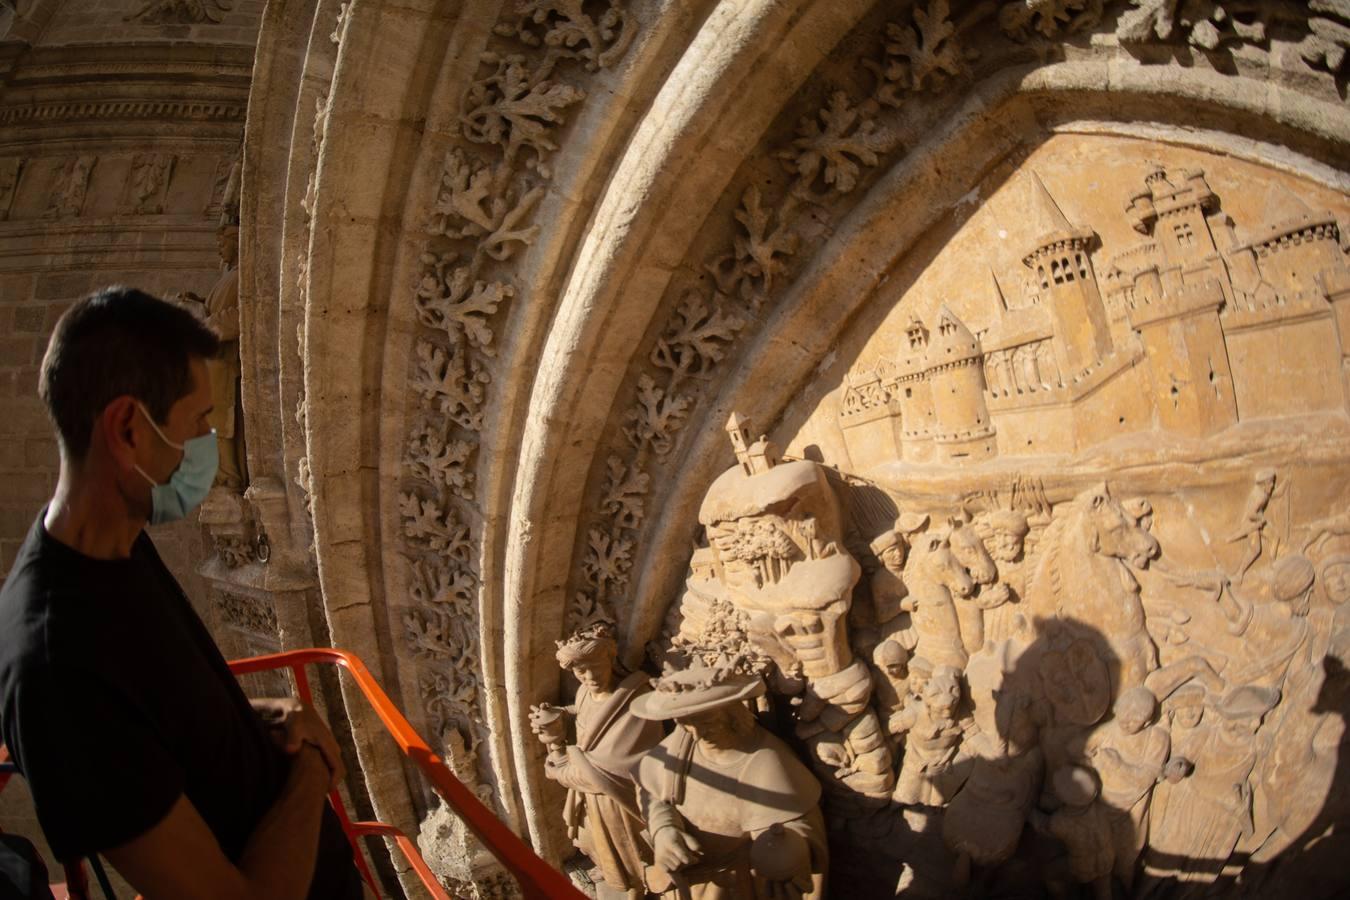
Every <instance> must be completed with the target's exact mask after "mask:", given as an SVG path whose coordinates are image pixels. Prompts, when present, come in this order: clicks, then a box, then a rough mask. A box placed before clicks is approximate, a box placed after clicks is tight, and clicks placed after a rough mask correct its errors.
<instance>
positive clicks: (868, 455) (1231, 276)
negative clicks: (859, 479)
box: [840, 167, 1350, 469]
mask: <svg viewBox="0 0 1350 900" xmlns="http://www.w3.org/2000/svg"><path fill="white" fill-rule="evenodd" d="M1030 191H1031V198H1032V209H1031V210H1030V212H1031V213H1032V216H1033V224H1034V227H1035V233H1036V234H1038V235H1039V237H1038V238H1037V239H1036V240H1035V241H1034V242H1033V243H1032V244H1031V246H1030V247H1029V248H1028V251H1027V253H1026V254H1025V256H1024V257H1023V259H1022V263H1023V265H1024V266H1025V267H1026V269H1027V275H1028V277H1027V281H1026V285H1027V286H1026V289H1025V290H1023V291H1022V293H1021V295H1020V296H1017V297H1015V298H1014V299H1013V302H1009V299H1008V298H1007V296H1006V295H1005V293H1004V291H1003V289H1002V288H1001V286H1000V285H999V281H998V278H997V277H996V276H995V275H994V273H993V272H990V280H991V282H992V294H993V299H994V301H995V303H996V304H997V319H996V321H995V322H994V324H993V325H991V326H990V327H989V328H988V329H986V330H984V331H982V332H980V333H979V334H978V335H976V334H973V333H972V332H971V330H970V329H969V328H967V327H966V325H965V324H963V323H962V322H961V320H960V319H959V318H957V316H956V315H955V314H954V313H953V312H952V311H951V309H949V308H948V307H947V306H946V305H945V304H944V305H942V306H940V307H939V309H938V312H937V315H936V317H935V321H934V328H933V330H932V331H930V330H929V329H928V328H926V327H925V326H924V324H923V323H922V322H921V321H919V320H918V319H917V318H916V319H912V320H911V321H910V324H909V326H908V328H907V329H906V341H905V346H904V347H903V348H902V350H901V352H900V353H899V354H897V357H898V358H897V359H895V360H883V361H882V362H881V363H880V364H879V365H877V366H876V367H875V368H873V369H872V370H870V371H865V372H861V373H856V372H855V373H850V375H849V377H848V383H847V385H846V387H845V391H844V397H843V403H842V408H841V411H840V425H841V427H842V429H843V433H844V439H845V441H846V443H847V446H848V449H849V454H850V456H851V457H852V462H853V465H854V466H855V468H859V469H864V468H868V467H871V466H873V465H876V464H879V463H884V462H889V461H893V460H904V461H906V462H913V463H926V462H936V463H959V462H961V461H964V460H980V459H989V458H991V457H994V456H1026V455H1041V454H1047V453H1072V452H1074V451H1077V450H1082V449H1084V448H1087V447H1090V446H1092V445H1094V444H1097V443H1099V442H1101V441H1105V440H1108V439H1110V438H1112V437H1115V436H1117V435H1121V434H1127V433H1130V432H1134V431H1140V430H1146V429H1160V430H1163V431H1166V432H1171V433H1175V434H1178V435H1184V436H1186V437H1193V438H1194V437H1203V436H1205V435H1210V434H1214V433H1216V432H1219V431H1222V430H1223V429H1225V428H1227V427H1229V426H1230V425H1233V424H1235V423H1236V422H1238V421H1239V420H1249V419H1259V418H1265V417H1272V416H1284V415H1291V414H1300V413H1315V412H1324V411H1343V410H1344V409H1345V408H1346V402H1347V397H1348V396H1350V265H1347V262H1346V255H1345V252H1344V251H1343V250H1342V249H1341V246H1340V233H1339V229H1338V227H1337V224H1336V219H1335V216H1334V215H1332V214H1331V213H1329V212H1316V211H1314V210H1311V209H1309V208H1308V207H1307V206H1306V205H1305V204H1304V203H1303V202H1302V201H1301V200H1299V199H1298V198H1297V197H1296V196H1294V195H1293V194H1292V193H1290V192H1289V191H1288V190H1287V189H1284V188H1280V187H1277V188H1275V190H1274V191H1272V193H1271V195H1270V197H1269V199H1268V200H1267V206H1266V213H1265V223H1264V224H1263V225H1262V226H1260V227H1259V228H1257V229H1255V230H1254V231H1253V232H1252V233H1251V234H1248V235H1239V233H1238V232H1237V230H1236V228H1235V226H1234V223H1233V220H1232V219H1231V218H1230V217H1229V216H1228V215H1227V214H1226V213H1224V212H1222V211H1220V210H1219V208H1218V198H1217V197H1216V196H1215V194H1214V192H1213V191H1212V190H1211V189H1210V187H1209V185H1208V184H1207V183H1206V181H1205V177H1204V173H1203V172H1202V171H1199V170H1187V171H1182V172H1180V173H1175V174H1174V173H1169V172H1167V171H1166V170H1164V169H1163V168H1162V167H1154V168H1153V169H1152V171H1150V172H1149V173H1148V175H1147V177H1145V179H1144V186H1143V189H1142V190H1140V191H1138V192H1137V193H1135V194H1134V195H1133V196H1132V197H1130V199H1129V203H1128V204H1127V205H1126V207H1125V212H1126V215H1127V216H1129V220H1130V223H1131V225H1133V226H1134V229H1135V230H1136V231H1138V232H1139V233H1140V234H1142V235H1144V236H1145V240H1144V241H1143V242H1142V243H1140V244H1138V245H1136V246H1134V247H1132V248H1130V249H1128V250H1126V251H1124V252H1122V253H1119V254H1116V255H1115V256H1114V257H1113V258H1112V259H1111V260H1110V262H1109V263H1108V264H1107V266H1106V268H1105V270H1104V271H1103V272H1102V273H1101V276H1100V277H1099V276H1098V273H1097V271H1096V270H1095V269H1094V266H1093V261H1092V252H1091V251H1092V250H1093V248H1094V245H1095V244H1096V242H1097V235H1096V234H1095V233H1094V232H1093V231H1092V229H1090V228H1086V227H1080V226H1076V225H1074V224H1072V223H1071V222H1069V221H1068V219H1067V218H1065V216H1064V214H1063V213H1062V212H1061V211H1060V209H1059V206H1058V205H1057V204H1056V203H1055V201H1054V198H1052V197H1051V196H1050V193H1049V191H1047V190H1046V188H1045V185H1044V184H1042V183H1041V180H1040V178H1039V177H1037V176H1036V174H1035V173H1032V175H1031V184H1030Z"/></svg>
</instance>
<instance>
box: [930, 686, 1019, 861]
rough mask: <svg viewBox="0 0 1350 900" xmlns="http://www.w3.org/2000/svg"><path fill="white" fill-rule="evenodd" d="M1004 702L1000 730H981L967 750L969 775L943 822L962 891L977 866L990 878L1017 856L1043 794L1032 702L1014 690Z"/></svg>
mask: <svg viewBox="0 0 1350 900" xmlns="http://www.w3.org/2000/svg"><path fill="white" fill-rule="evenodd" d="M999 699H1000V701H1001V703H1000V706H999V708H998V710H997V711H996V713H995V716H994V718H995V719H996V721H997V727H996V729H995V730H994V731H992V732H985V731H977V732H976V733H975V734H974V735H972V736H971V737H970V738H969V739H968V740H967V741H966V743H965V745H964V746H963V747H962V751H961V753H962V755H963V756H966V757H969V758H970V759H971V761H972V762H971V766H970V776H969V778H967V780H966V782H965V784H964V785H963V786H962V787H961V790H960V791H958V792H957V794H956V796H955V797H953V798H952V802H951V805H950V806H948V807H947V811H946V814H945V815H944V816H943V819H942V836H943V840H945V841H946V843H947V846H948V847H949V848H951V850H952V852H953V853H955V854H956V856H957V862H956V873H955V876H954V878H953V882H954V884H955V885H956V886H958V887H962V886H964V885H966V884H967V883H969V881H970V877H971V867H972V866H979V867H980V868H981V869H982V871H983V873H984V874H985V875H990V874H992V873H993V871H994V868H995V867H996V866H998V865H1000V864H1001V863H1004V862H1007V861H1008V860H1009V859H1010V858H1011V857H1012V855H1013V852H1014V851H1016V850H1017V843H1018V840H1019V839H1020V838H1021V835H1022V828H1023V826H1024V825H1025V824H1026V821H1027V814H1028V813H1029V812H1030V811H1031V809H1032V807H1033V806H1034V805H1035V803H1036V798H1037V797H1038V796H1039V795H1040V789H1041V770H1042V768H1043V766H1044V762H1043V759H1042V757H1041V752H1040V749H1039V748H1038V747H1037V745H1036V738H1037V732H1036V725H1035V722H1034V721H1033V720H1032V717H1031V714H1030V699H1029V698H1028V697H1026V696H1025V695H1023V694H1019V693H1017V692H1015V691H1013V690H1011V689H1009V690H1005V692H1004V693H1002V694H1001V695H1000V698H999Z"/></svg>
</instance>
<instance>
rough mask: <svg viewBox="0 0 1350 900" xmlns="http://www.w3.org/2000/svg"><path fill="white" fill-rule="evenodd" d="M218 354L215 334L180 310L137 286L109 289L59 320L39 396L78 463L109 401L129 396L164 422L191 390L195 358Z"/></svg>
mask: <svg viewBox="0 0 1350 900" xmlns="http://www.w3.org/2000/svg"><path fill="white" fill-rule="evenodd" d="M219 351H220V339H219V338H218V337H217V336H216V333H215V332H214V331H212V330H211V329H210V328H209V327H208V326H207V325H206V323H205V322H203V321H202V320H201V319H200V318H198V317H197V316H196V315H194V314H193V313H192V312H190V311H188V310H187V309H185V308H184V307H181V306H177V305H175V304H173V303H169V302H168V301H166V300H160V299H159V298H158V297H152V296H150V295H149V294H147V293H145V292H143V291H138V290H136V289H135V288H129V287H122V286H120V285H117V286H113V287H106V288H104V289H103V290H101V291H98V292H97V293H94V294H90V295H89V296H88V297H85V298H84V299H83V300H80V301H79V302H77V303H76V304H75V305H74V306H72V307H71V308H70V309H68V310H66V313H65V315H63V316H61V319H60V321H58V322H57V323H56V329H55V330H54V331H53V332H52V337H51V340H50V341H48V342H47V353H46V355H45V356H43V358H42V375H41V379H40V380H39V382H38V396H40V397H41V398H42V400H43V402H44V403H46V404H47V414H48V415H49V416H51V419H52V424H54V425H55V426H56V433H57V435H58V437H59V438H60V440H61V447H62V449H63V450H64V452H65V453H66V455H67V457H68V458H70V459H72V460H75V461H79V460H82V459H84V456H85V454H86V453H88V452H89V442H90V439H91V437H92V435H93V430H94V421H95V420H96V419H97V418H98V417H99V416H100V415H101V414H102V413H103V410H104V409H106V408H107V406H108V404H109V403H111V402H112V401H113V400H115V399H117V398H118V397H121V396H123V395H125V394H130V395H131V396H133V397H135V398H136V399H138V400H140V401H141V402H142V403H144V404H145V408H146V409H147V410H148V411H149V413H150V415H151V416H153V417H154V419H155V421H157V422H163V421H164V420H165V419H166V418H168V416H169V410H170V409H171V408H172V407H173V405H174V404H175V403H177V402H178V401H179V400H180V399H182V398H183V397H186V396H187V395H188V394H189V393H190V392H191V391H192V388H193V384H192V368H191V360H192V358H194V357H196V358H200V359H209V358H211V357H214V356H215V355H216V354H217V353H218V352H219Z"/></svg>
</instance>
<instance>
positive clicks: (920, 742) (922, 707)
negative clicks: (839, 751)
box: [894, 666, 965, 806]
mask: <svg viewBox="0 0 1350 900" xmlns="http://www.w3.org/2000/svg"><path fill="white" fill-rule="evenodd" d="M960 703H961V672H960V670H959V669H957V668H955V667H953V666H937V667H936V668H934V670H933V677H932V678H930V679H928V681H927V683H926V684H925V685H924V688H923V702H922V703H919V704H913V705H910V706H907V707H906V708H905V709H904V711H903V712H902V713H901V717H900V720H899V721H898V722H896V723H895V726H894V727H895V728H896V730H897V731H899V732H900V733H903V734H905V735H906V745H905V758H904V761H903V762H902V763H901V765H900V777H899V778H898V780H897V781H896V785H895V802H897V803H900V804H903V805H906V806H913V805H916V804H921V805H925V806H942V805H944V804H946V802H947V801H948V800H950V799H951V797H952V795H953V794H954V793H955V792H956V790H957V789H958V788H959V787H960V786H961V785H960V780H959V775H957V774H956V772H955V771H954V769H955V763H956V756H957V751H958V750H959V749H960V746H961V738H962V736H963V735H964V733H965V728H964V725H963V723H962V722H960V721H959V720H958V719H957V714H956V713H957V707H958V706H960Z"/></svg>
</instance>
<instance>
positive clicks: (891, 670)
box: [886, 662, 909, 681]
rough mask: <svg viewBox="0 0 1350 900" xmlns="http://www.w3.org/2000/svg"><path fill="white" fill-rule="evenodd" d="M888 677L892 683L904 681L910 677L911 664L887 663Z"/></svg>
mask: <svg viewBox="0 0 1350 900" xmlns="http://www.w3.org/2000/svg"><path fill="white" fill-rule="evenodd" d="M886 676H887V677H888V678H890V679H891V680H892V681H904V680H905V679H906V678H907V677H908V676H909V664H908V663H902V662H890V663H887V664H886Z"/></svg>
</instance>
